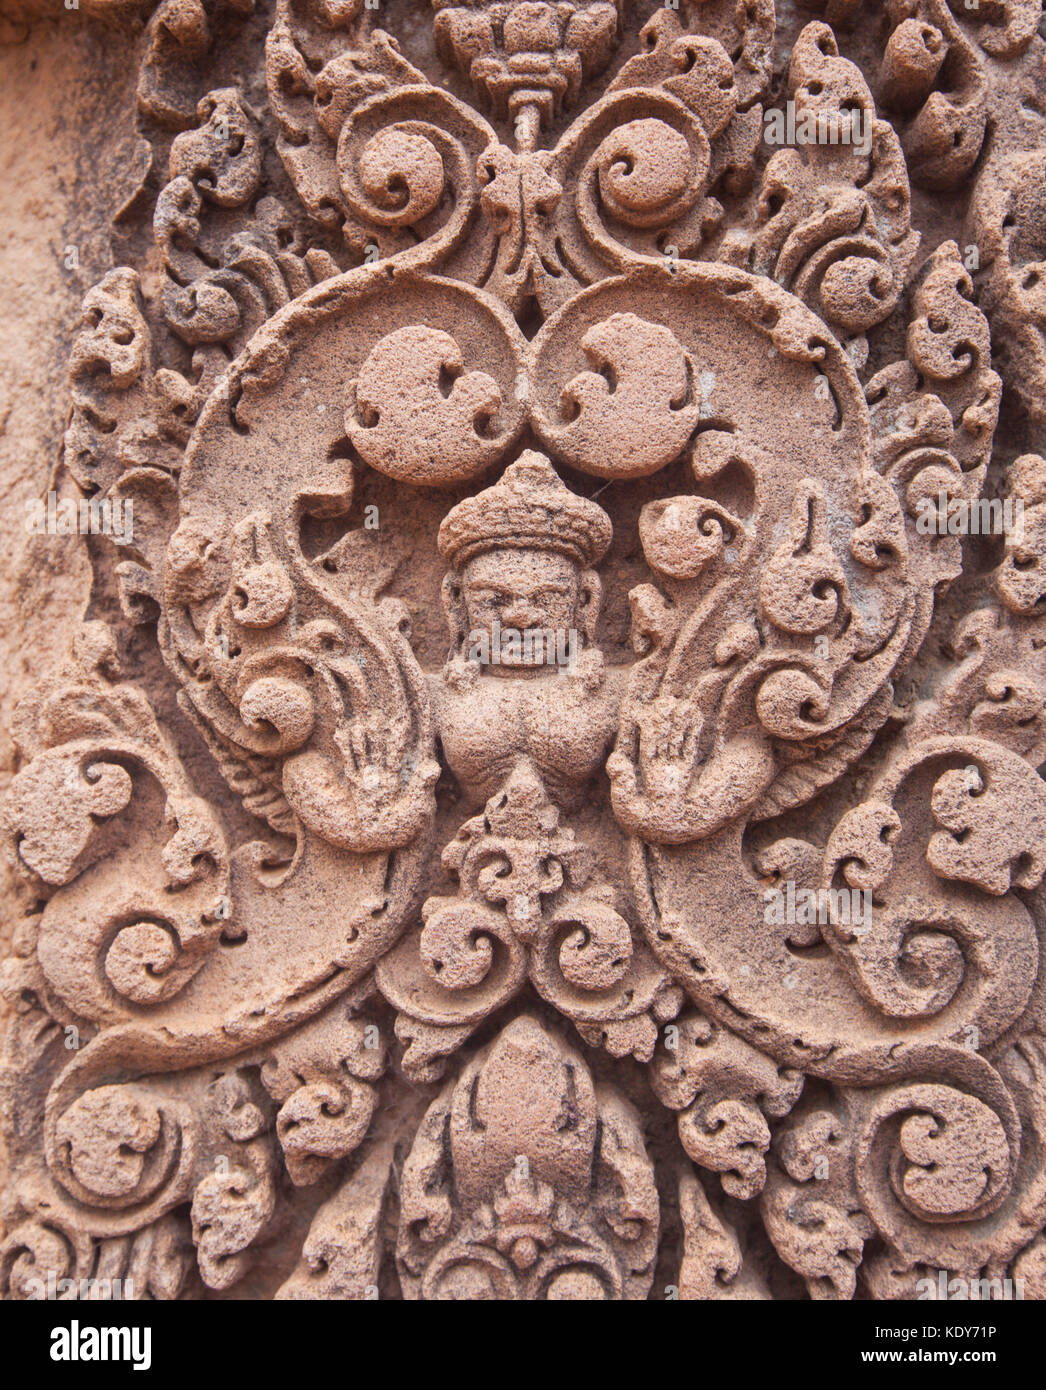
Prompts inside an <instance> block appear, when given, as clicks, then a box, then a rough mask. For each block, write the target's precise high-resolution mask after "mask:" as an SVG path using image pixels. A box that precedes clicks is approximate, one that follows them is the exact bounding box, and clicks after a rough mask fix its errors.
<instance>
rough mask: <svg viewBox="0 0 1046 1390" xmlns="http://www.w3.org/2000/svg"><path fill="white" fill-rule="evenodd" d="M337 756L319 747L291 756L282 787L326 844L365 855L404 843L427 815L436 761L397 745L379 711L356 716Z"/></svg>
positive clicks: (343, 732) (339, 742)
mask: <svg viewBox="0 0 1046 1390" xmlns="http://www.w3.org/2000/svg"><path fill="white" fill-rule="evenodd" d="M335 742H336V743H337V745H338V749H339V751H340V753H341V758H340V759H338V760H335V759H333V758H330V757H328V756H327V755H326V754H323V753H320V752H319V751H317V750H308V751H306V752H304V753H300V754H298V755H297V756H296V757H293V758H288V759H287V761H286V762H285V764H284V768H283V790H284V795H285V796H286V797H287V800H288V802H289V803H290V804H291V806H292V807H293V808H294V809H295V810H296V811H297V812H298V814H299V815H300V816H301V817H302V819H303V820H304V821H305V822H306V823H307V824H309V825H311V826H312V827H313V828H314V829H315V830H317V832H318V833H319V834H321V835H322V836H323V838H324V839H326V840H329V841H330V842H331V843H332V844H335V845H340V846H341V847H342V848H343V849H350V850H355V851H357V852H359V853H363V852H366V851H369V850H378V849H396V848H398V847H400V846H402V845H405V844H408V843H409V842H410V841H411V840H412V839H413V838H414V837H415V835H417V834H418V832H419V831H420V830H421V829H422V827H423V826H424V824H425V821H426V819H427V818H428V816H429V815H430V813H431V799H432V793H431V787H432V784H433V782H435V780H436V778H437V777H438V776H439V772H440V768H439V763H438V762H436V760H435V759H434V758H431V757H425V756H422V755H421V754H420V753H418V752H416V751H408V752H407V753H406V754H404V753H403V752H397V751H396V745H397V744H399V745H400V746H402V741H401V740H399V739H397V738H396V736H395V734H394V732H393V731H392V730H390V729H389V727H388V724H387V720H386V719H385V717H384V716H383V715H382V713H381V711H374V712H372V713H370V714H368V715H366V716H361V715H358V716H356V717H355V718H353V719H351V720H350V721H348V723H347V724H346V725H345V726H344V728H343V729H342V730H339V732H338V734H337V735H336V736H335Z"/></svg>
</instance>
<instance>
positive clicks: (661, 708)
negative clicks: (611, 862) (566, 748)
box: [607, 695, 775, 844]
mask: <svg viewBox="0 0 1046 1390" xmlns="http://www.w3.org/2000/svg"><path fill="white" fill-rule="evenodd" d="M632 714H633V721H634V728H633V733H632V736H631V738H630V739H626V738H625V737H622V738H621V739H619V741H618V747H617V748H616V749H615V751H614V752H613V753H612V754H611V756H610V758H609V759H608V761H607V773H608V775H609V777H610V782H611V801H612V803H613V807H614V813H615V815H616V816H617V819H618V821H619V822H620V823H621V825H622V826H623V827H624V828H625V829H626V830H628V831H629V832H630V833H631V834H633V835H638V836H639V837H640V838H642V839H646V840H651V841H655V842H658V843H663V844H685V843H686V842H687V841H689V840H696V839H702V838H704V837H706V836H708V835H711V834H713V833H714V832H715V831H716V830H718V829H719V828H720V827H721V826H722V825H724V824H726V822H727V821H729V820H731V819H732V818H733V817H734V816H736V815H740V814H741V813H743V812H744V811H745V810H747V809H748V808H749V807H750V806H752V805H753V804H754V802H755V801H756V800H757V798H758V797H759V796H760V795H761V793H762V792H763V790H764V789H765V788H766V787H767V786H768V785H769V783H770V781H771V779H772V778H773V775H774V770H775V763H774V758H773V754H772V752H771V750H770V747H769V741H768V739H767V738H766V736H765V735H764V734H762V733H760V732H758V731H751V732H743V733H739V734H736V735H734V736H733V737H731V738H728V739H727V740H726V741H725V742H724V743H723V744H722V745H721V746H720V747H718V748H716V749H714V750H713V751H712V752H711V754H710V755H709V756H708V757H707V758H706V759H704V760H702V759H701V757H700V740H701V731H702V728H703V716H702V715H701V713H700V711H699V710H698V709H697V708H696V707H695V706H694V705H693V704H692V703H691V702H690V701H689V700H685V699H677V698H675V697H674V696H670V695H659V696H658V697H657V698H656V699H654V700H653V701H651V702H650V703H649V704H642V705H639V706H636V707H634V708H633V711H632Z"/></svg>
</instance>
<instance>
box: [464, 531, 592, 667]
mask: <svg viewBox="0 0 1046 1390" xmlns="http://www.w3.org/2000/svg"><path fill="white" fill-rule="evenodd" d="M461 587H462V597H463V599H464V603H465V611H466V615H467V620H468V628H469V633H470V635H472V640H475V637H474V635H475V634H479V633H486V634H487V635H488V637H489V638H490V640H491V642H492V643H493V642H494V641H495V640H497V630H496V629H495V627H494V624H495V623H497V624H499V630H500V633H501V635H502V639H503V636H504V634H505V633H506V632H510V631H515V632H519V633H520V634H522V637H523V643H522V651H520V650H519V649H518V648H516V649H515V650H513V649H511V648H507V647H506V645H505V642H504V640H502V641H501V652H502V656H501V662H500V664H501V665H502V666H506V667H520V666H533V665H540V664H544V660H543V658H542V657H541V655H540V643H538V642H535V641H534V640H533V639H534V637H535V636H536V635H537V634H538V633H542V632H544V633H548V632H550V631H551V632H553V633H555V634H556V637H557V639H558V640H560V641H561V642H562V641H563V640H565V638H566V636H567V634H569V633H571V632H575V633H576V630H577V628H578V626H579V622H578V614H579V600H580V599H581V591H582V579H581V571H580V569H579V567H578V566H577V565H576V564H575V563H574V562H573V561H572V560H569V559H567V557H566V556H565V555H559V554H557V553H555V552H554V551H550V550H537V549H530V550H510V549H500V550H488V551H486V552H485V553H484V554H482V555H477V556H475V558H474V559H472V560H470V561H469V562H468V564H467V565H466V566H465V569H464V573H463V575H462V586H461ZM527 633H530V634H531V640H530V641H529V642H528V641H527Z"/></svg>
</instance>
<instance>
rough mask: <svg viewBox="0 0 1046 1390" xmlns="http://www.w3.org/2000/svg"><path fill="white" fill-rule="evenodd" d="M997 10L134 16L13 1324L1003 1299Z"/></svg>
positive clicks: (97, 297) (1018, 808) (29, 945)
mask: <svg viewBox="0 0 1046 1390" xmlns="http://www.w3.org/2000/svg"><path fill="white" fill-rule="evenodd" d="M1040 15H1041V7H1040V5H1039V4H1038V2H1037V0H991V3H988V2H987V0H985V3H982V4H981V5H980V6H977V7H974V8H973V10H971V9H970V7H969V6H965V7H964V6H963V5H961V4H959V3H957V0H889V3H887V4H886V5H884V6H880V5H872V4H862V3H861V0H830V3H827V4H826V3H824V0H809V3H807V4H805V5H804V6H803V12H802V13H801V14H800V13H798V12H796V11H795V8H794V6H793V5H792V4H791V3H790V2H788V3H786V0H778V3H777V10H776V13H775V4H774V0H753V3H748V4H743V5H736V4H734V3H733V2H732V0H679V3H678V5H671V6H670V5H655V4H653V3H643V0H572V2H571V3H566V4H545V3H530V2H529V0H527V3H524V0H508V3H493V0H467V3H466V2H464V0H463V3H460V4H459V3H455V0H432V3H431V6H430V5H429V4H427V3H424V4H423V3H420V0H419V3H416V4H414V5H413V6H408V5H407V4H406V0H402V2H401V0H388V3H385V2H384V0H383V4H382V6H381V8H380V9H374V8H371V7H370V6H369V5H365V4H364V3H363V0H272V2H271V3H269V4H268V5H264V4H260V3H259V5H258V13H257V14H256V13H255V7H254V5H253V4H252V3H249V2H248V3H242V2H240V0H228V3H226V0H213V3H212V0H206V3H198V0H192V2H191V3H187V2H186V0H165V3H163V4H161V5H160V6H159V7H158V8H156V9H155V12H154V13H153V14H152V17H151V19H149V20H148V23H147V25H146V27H145V28H144V30H143V32H142V34H141V35H140V44H141V67H140V74H139V84H138V104H139V118H140V124H141V131H142V134H143V136H144V137H145V139H147V140H148V141H149V143H150V145H151V146H152V153H153V160H152V167H153V169H154V171H155V174H156V178H155V187H153V188H152V191H151V193H150V194H149V197H151V199H152V203H151V205H148V203H149V199H148V198H147V197H145V196H144V194H143V196H142V197H140V198H139V200H138V202H137V203H136V204H135V208H136V209H137V211H136V212H135V213H134V215H136V216H138V217H139V219H140V220H141V221H142V226H141V228H140V230H141V232H142V238H141V241H140V243H136V244H140V245H142V246H147V245H152V248H153V249H152V251H151V252H148V253H146V255H145V257H144V259H143V262H142V264H140V265H139V266H138V267H137V269H136V268H132V267H130V266H120V267H118V268H115V269H113V270H111V271H109V273H108V274H106V275H105V276H104V278H103V279H102V280H101V281H100V282H99V283H98V284H97V285H96V286H95V287H94V288H93V289H91V290H90V292H89V293H88V294H87V296H86V298H85V300H84V306H83V307H84V318H83V323H82V325H81V327H80V330H79V332H78V334H77V337H76V339H75V342H74V344H73V347H72V352H71V357H70V363H69V381H70V416H69V423H68V428H67V431H66V434H65V442H64V451H63V457H62V460H61V468H62V469H63V470H64V476H65V477H66V478H67V479H68V486H69V487H70V488H73V489H75V490H76V492H77V495H78V496H82V497H83V498H84V499H87V498H91V499H94V500H97V501H101V500H106V501H108V502H109V503H113V504H115V503H117V502H122V503H124V504H125V505H128V506H133V515H134V528H133V537H127V538H126V543H125V544H123V545H121V546H118V547H116V548H111V549H108V550H105V551H104V552H103V551H101V550H96V551H94V552H92V553H93V557H94V561H95V563H96V566H97V569H98V573H99V577H100V582H101V579H102V578H103V577H104V578H105V580H106V583H107V584H108V587H107V588H106V590H105V592H106V593H109V592H113V593H118V595H119V599H120V604H121V609H122V617H121V618H120V621H119V623H117V622H115V620H114V621H112V622H110V623H109V624H108V625H107V623H105V622H102V621H100V620H99V618H98V617H97V614H98V613H99V612H102V611H105V612H109V613H110V614H116V613H117V609H116V603H115V599H114V600H113V603H112V606H111V608H110V609H106V608H104V607H101V606H100V607H98V608H95V609H93V610H92V612H91V615H90V620H88V616H87V615H86V614H85V615H84V623H83V628H82V633H81V636H80V639H79V641H78V643H77V645H76V649H75V651H73V652H72V653H70V657H69V664H68V667H67V669H66V671H65V674H64V675H63V677H62V678H61V679H60V680H56V681H54V682H52V683H50V684H48V685H46V686H42V687H41V688H39V689H38V690H36V691H35V692H34V693H33V695H32V696H31V697H30V698H28V699H27V700H25V701H23V703H22V705H21V706H20V707H19V711H18V714H17V716H16V719H15V721H14V725H13V727H12V730H11V733H12V737H13V740H14V743H15V745H16V746H17V751H18V762H17V771H16V774H15V776H14V778H13V782H12V785H11V789H10V793H9V795H8V797H7V800H6V803H5V805H4V807H3V811H2V826H3V831H4V834H5V836H6V839H7V844H8V851H9V855H10V857H11V862H12V864H13V865H14V866H15V868H16V870H17V875H18V879H19V883H20V885H21V888H20V890H19V891H20V895H21V897H20V902H19V908H20V913H21V915H20V919H19V926H18V930H17V933H16V937H15V950H14V954H13V955H12V957H11V958H10V959H9V960H8V961H7V962H6V964H5V966H4V973H3V977H2V978H3V985H4V991H5V997H6V998H7V999H8V1000H9V1002H10V1004H11V1012H10V1021H9V1024H8V1027H7V1031H6V1040H5V1043H4V1051H3V1054H2V1056H3V1063H2V1072H0V1075H2V1077H3V1096H4V1107H3V1114H4V1123H5V1126H6V1133H7V1144H8V1148H9V1150H10V1154H11V1172H10V1176H9V1181H8V1186H7V1189H6V1194H5V1197H4V1204H3V1208H2V1212H0V1214H2V1217H3V1221H4V1224H5V1231H6V1238H5V1241H4V1243H3V1245H2V1248H0V1275H2V1279H3V1289H4V1295H5V1296H11V1297H26V1296H33V1295H32V1289H33V1287H34V1284H35V1283H36V1282H37V1281H38V1280H39V1279H45V1280H46V1279H47V1277H48V1276H49V1275H50V1274H52V1273H53V1274H54V1275H55V1277H56V1278H57V1279H59V1280H63V1279H68V1280H78V1279H82V1278H89V1277H101V1276H102V1275H103V1274H104V1275H105V1277H109V1278H112V1277H117V1276H119V1277H122V1278H126V1279H129V1280H131V1282H132V1283H133V1285H134V1288H135V1290H136V1291H137V1294H138V1296H141V1297H156V1298H177V1297H199V1296H206V1295H207V1293H208V1291H224V1290H228V1289H234V1288H237V1287H238V1288H239V1289H241V1290H246V1291H248V1292H249V1296H252V1297H264V1298H269V1297H277V1298H288V1299H289V1298H332V1299H339V1298H340V1299H364V1298H370V1297H375V1296H381V1297H391V1298H406V1299H523V1300H531V1299H546V1298H547V1299H559V1298H565V1299H603V1298H606V1299H630V1300H634V1299H645V1298H659V1297H665V1296H672V1297H675V1296H678V1297H682V1298H689V1299H719V1298H728V1299H736V1298H742V1299H771V1298H790V1297H804V1296H808V1297H810V1298H818V1299H819V1298H842V1299H848V1298H853V1297H861V1298H876V1299H885V1298H899V1299H911V1298H915V1297H917V1296H918V1293H917V1290H918V1286H919V1284H920V1281H923V1280H925V1279H927V1278H929V1279H931V1280H933V1281H936V1280H937V1278H938V1273H939V1272H940V1271H944V1272H945V1273H946V1274H947V1276H948V1277H949V1278H950V1277H952V1276H955V1275H959V1276H962V1277H964V1278H987V1279H992V1280H995V1279H998V1280H1003V1279H1009V1278H1019V1279H1021V1280H1022V1281H1023V1287H1024V1288H1025V1295H1024V1296H1027V1297H1046V1262H1044V1258H1043V1248H1044V1241H1046V1237H1044V1236H1043V1235H1042V1234H1041V1233H1042V1231H1043V1227H1044V1225H1046V1168H1044V1156H1046V1018H1044V1016H1043V997H1044V996H1043V970H1044V968H1046V962H1044V960H1043V956H1042V952H1041V951H1040V941H1041V939H1042V936H1043V932H1044V931H1046V890H1044V889H1043V886H1042V885H1043V878H1044V875H1046V785H1044V782H1043V778H1042V775H1041V772H1040V768H1041V767H1042V765H1043V762H1044V759H1046V626H1044V623H1046V439H1044V438H1043V436H1042V435H1041V429H1042V426H1043V423H1044V421H1046V347H1044V342H1046V338H1044V335H1046V128H1044V122H1046V78H1044V74H1046V40H1044V38H1043V37H1042V36H1041V27H1040ZM262 20H264V25H263V26H262V27H258V26H259V25H260V24H261V21H262ZM423 21H430V22H431V23H430V28H429V29H428V30H427V31H426V28H425V24H423ZM248 25H250V26H253V27H252V28H251V32H252V34H255V37H254V38H252V39H251V40H250V41H248V39H247V38H246V37H245V34H246V30H247V26H248ZM779 26H780V27H779ZM255 30H256V32H255ZM263 33H267V38H266V40H265V43H264V53H263V52H262V43H261V36H262V34H263ZM782 35H787V36H788V43H787V45H786V44H785V41H784V38H783V37H782ZM237 46H239V49H238V51H239V52H241V53H242V55H243V58H244V62H245V63H247V64H250V65H253V68H252V70H251V72H250V74H249V80H247V78H245V79H244V81H243V83H242V86H240V87H236V86H230V85H229V82H230V80H231V79H230V78H229V76H228V74H229V71H230V67H229V64H228V62H226V61H223V58H224V57H226V56H227V54H228V53H229V52H230V51H236V50H237ZM255 69H256V70H255ZM774 131H777V132H778V133H780V132H784V134H783V136H782V137H781V138H780V139H778V138H777V137H776V136H774V135H773V134H772V132H774ZM800 131H805V132H806V133H807V134H806V136H801V135H799V134H798V132H800ZM811 132H812V134H811ZM775 143H776V144H779V145H781V146H782V147H781V148H775ZM942 208H943V209H944V211H943V212H942V213H941V217H940V218H938V217H937V216H936V213H937V212H938V211H941V209H942ZM597 499H598V500H597ZM985 517H988V518H989V520H990V521H991V526H979V525H977V524H975V523H976V521H977V520H978V519H983V518H985ZM999 518H1001V521H999V524H998V525H996V524H995V523H996V521H997V520H998V519H999ZM109 567H111V569H112V581H111V583H109V576H108V568H109ZM103 571H104V572H105V573H104V576H103ZM437 596H438V597H439V600H440V603H441V605H442V615H440V614H439V612H438V609H439V607H440V603H437ZM448 634H449V636H448ZM132 638H133V641H132ZM143 649H146V650H148V652H149V657H148V658H147V659H146V658H143V657H142V651H143ZM666 1198H667V1199H668V1200H666ZM304 1231H307V1235H306V1236H305V1238H304V1240H302V1239H301V1233H302V1232H304ZM288 1232H296V1233H297V1234H296V1235H294V1236H293V1237H290V1236H289V1235H288ZM289 1240H291V1242H292V1243H291V1244H288V1241H289ZM669 1257H671V1259H672V1260H674V1262H675V1263H674V1265H673V1267H672V1268H669V1265H668V1263H667V1261H668V1259H669ZM655 1271H658V1272H659V1275H660V1273H664V1274H665V1275H666V1278H668V1279H670V1284H668V1285H667V1286H665V1287H659V1277H658V1278H655ZM669 1289H670V1290H671V1293H670V1294H669V1293H668V1290H669Z"/></svg>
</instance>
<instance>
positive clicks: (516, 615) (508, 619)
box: [504, 599, 534, 631]
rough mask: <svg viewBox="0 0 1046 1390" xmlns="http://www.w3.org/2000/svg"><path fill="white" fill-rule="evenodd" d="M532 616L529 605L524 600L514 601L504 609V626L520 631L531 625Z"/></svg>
mask: <svg viewBox="0 0 1046 1390" xmlns="http://www.w3.org/2000/svg"><path fill="white" fill-rule="evenodd" d="M533 616H534V612H533V609H532V607H531V605H530V604H529V603H528V602H527V601H526V600H525V599H516V600H515V602H513V603H510V604H509V605H508V607H507V608H506V609H505V616H504V626H505V627H514V628H519V629H520V630H521V631H522V630H523V629H525V628H528V627H529V626H530V625H531V622H532V621H533Z"/></svg>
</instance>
